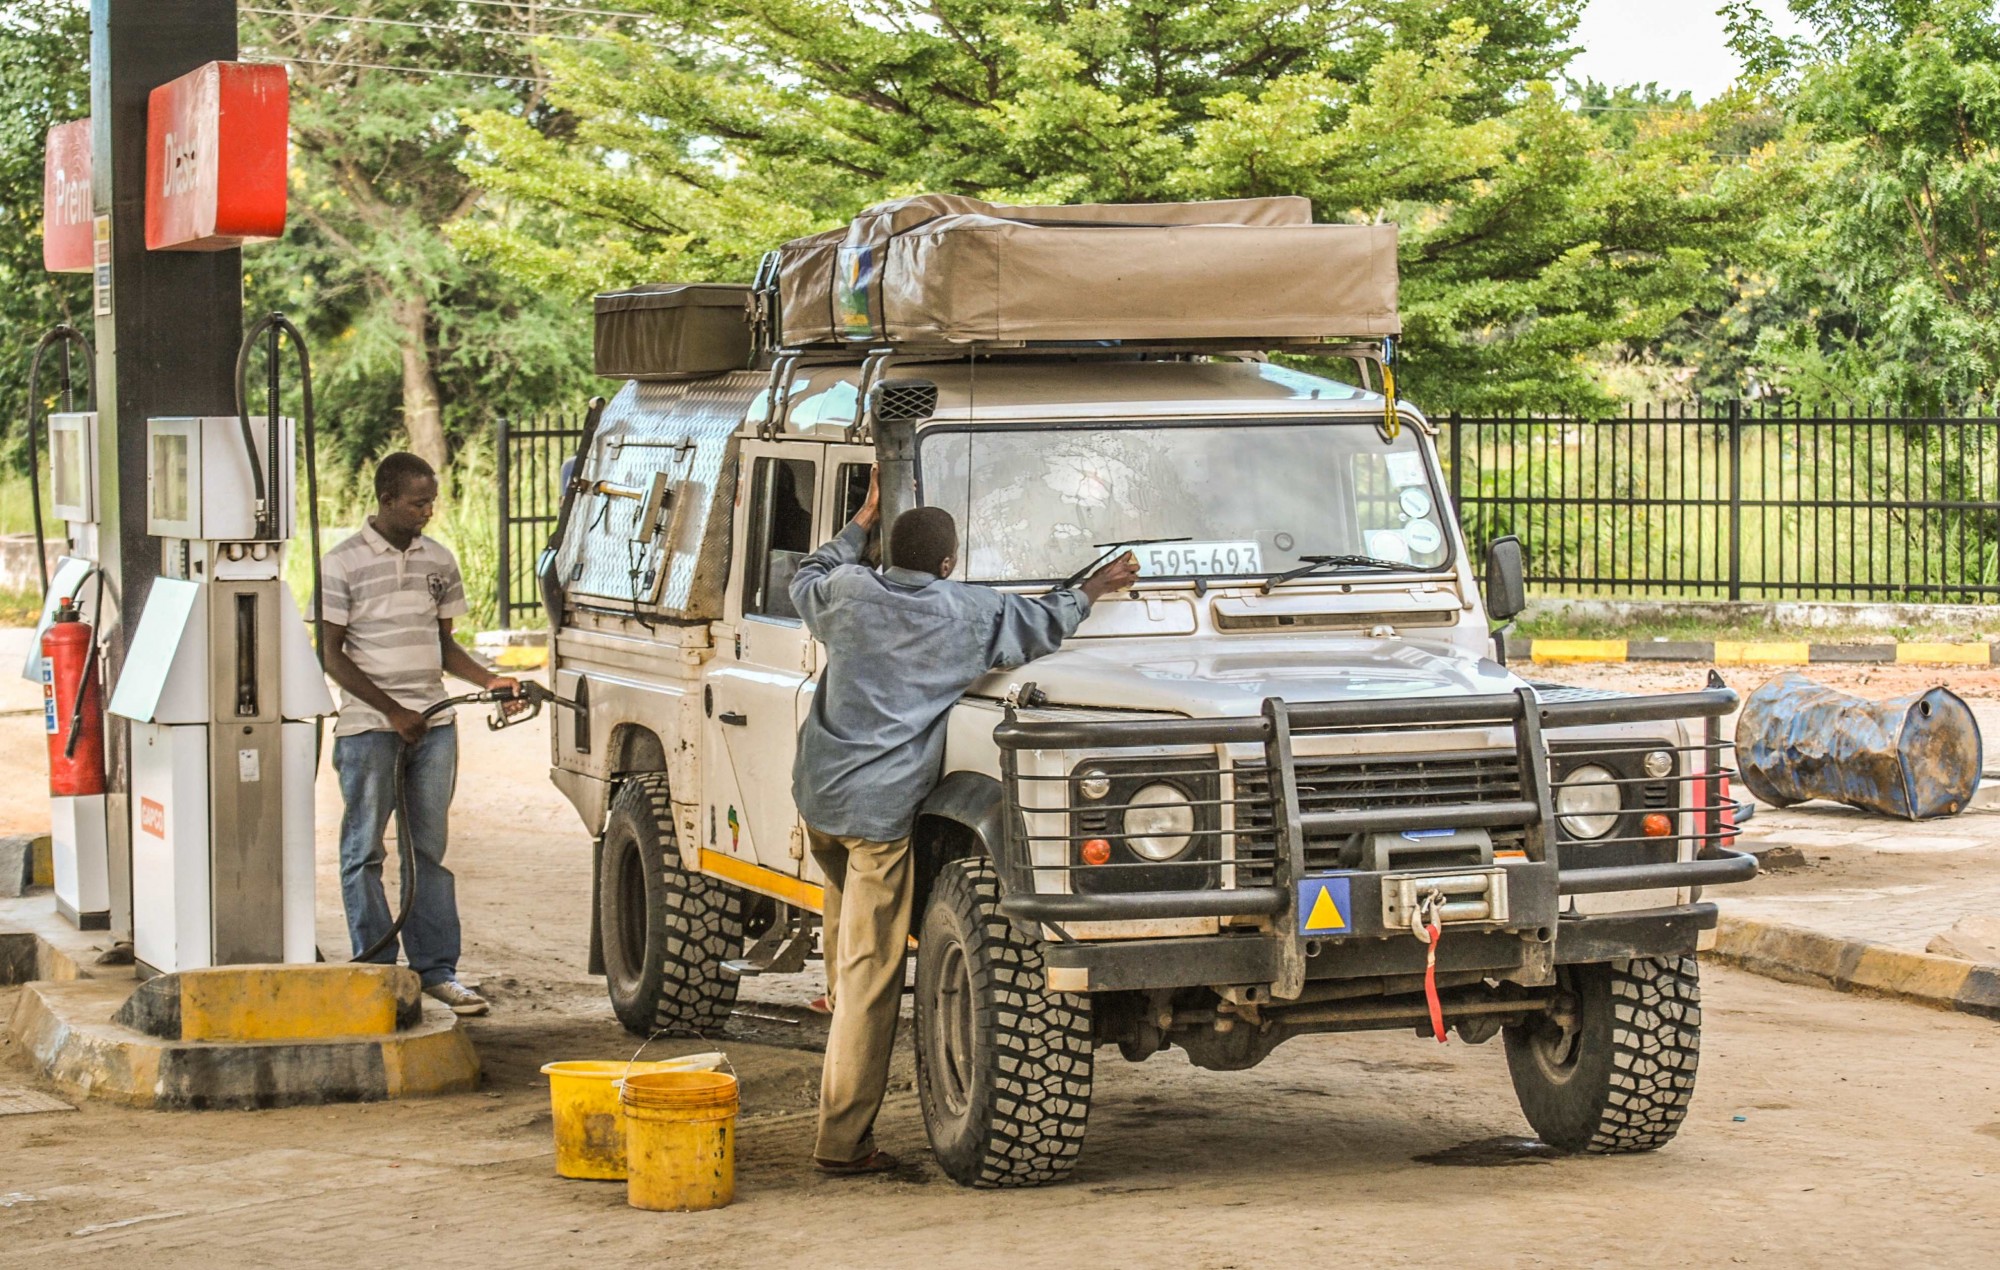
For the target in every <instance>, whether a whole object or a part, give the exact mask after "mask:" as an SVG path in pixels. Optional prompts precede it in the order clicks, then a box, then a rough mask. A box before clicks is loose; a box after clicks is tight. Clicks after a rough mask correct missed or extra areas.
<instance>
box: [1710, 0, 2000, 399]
mask: <svg viewBox="0 0 2000 1270" xmlns="http://www.w3.org/2000/svg"><path fill="white" fill-rule="evenodd" d="M1791 7H1792V9H1793V11H1794V12H1795V13H1797V14H1798V15H1799V16H1800V17H1801V18H1804V19H1805V20H1806V21H1807V22H1808V23H1809V24H1810V27H1811V31H1812V34H1811V35H1810V36H1809V37H1806V38H1804V39H1797V40H1792V41H1782V40H1777V39H1774V38H1773V37H1772V36H1771V34H1770V29H1769V26H1768V24H1766V23H1763V22H1762V20H1761V15H1759V14H1757V13H1756V12H1755V11H1754V10H1753V9H1751V8H1750V7H1749V6H1745V5H1736V6H1732V12H1731V14H1730V16H1731V19H1732V27H1733V30H1734V32H1735V38H1736V40H1737V44H1738V47H1739V48H1740V49H1742V50H1744V51H1745V56H1746V57H1748V58H1751V59H1753V60H1755V61H1756V62H1757V63H1758V64H1759V65H1760V66H1761V67H1762V68H1763V69H1764V70H1765V71H1766V72H1767V73H1768V74H1770V75H1771V76H1772V77H1773V78H1774V80H1775V82H1776V83H1778V84H1779V85H1780V86H1781V87H1782V88H1783V89H1784V90H1785V91H1786V92H1787V94H1788V99H1789V105H1790V110H1791V112H1792V114H1793V116H1794V117H1795V118H1796V119H1797V120H1798V121H1799V122H1800V123H1801V124H1802V125H1804V127H1805V128H1806V129H1807V130H1808V135H1809V136H1810V137H1811V138H1812V140H1813V141H1814V143H1815V144H1816V145H1817V146H1818V147H1819V151H1820V153H1819V159H1818V162H1819V176H1818V178H1817V179H1816V180H1815V181H1814V182H1813V183H1812V189H1813V191H1814V193H1813V197H1812V198H1811V199H1810V200H1809V201H1806V202H1804V203H1802V204H1801V205H1800V206H1799V208H1798V209H1797V210H1796V214H1795V215H1794V216H1792V217H1791V218H1790V219H1789V220H1788V221H1787V233H1788V237H1789V249H1788V251H1787V252H1786V255H1785V261H1784V269H1783V272H1782V274H1781V284H1782V285H1783V287H1784V288H1785V289H1786V290H1787V292H1788V294H1789V296H1790V299H1791V308H1792V310H1793V312H1792V314H1791V315H1790V317H1789V320H1785V321H1774V322H1771V323H1769V324H1767V325H1765V326H1764V327H1763V329H1762V330H1761V331H1760V332H1759V335H1758V339H1757V344H1756V348H1755V353H1754V360H1756V361H1758V362H1760V363H1761V364H1762V365H1763V367H1764V368H1765V370H1766V373H1767V374H1768V375H1769V376H1771V377H1772V378H1774V379H1776V380H1777V381H1778V382H1779V383H1780V384H1782V385H1783V386H1784V387H1785V388H1786V389H1787V390H1789V391H1791V392H1794V393H1795V394H1797V395H1800V396H1832V397H1843V396H1844V397H1847V398H1848V399H1850V400H1853V399H1856V398H1860V399H1867V398H1870V397H1873V398H1880V399H1886V400H1890V401H1896V402H1901V403H1904V404H1907V405H1910V406H1913V407H1917V408H1940V407H1947V406H1954V405H1957V406H1963V405H1970V404H1978V403H1988V402H1991V401H1992V400H1993V399H1994V397H1995V395H1996V390H2000V275H1996V269H1995V263H1996V261H2000V157H1997V156H2000V17H1996V15H1995V12H1994V8H1993V6H1992V5H1991V4H1990V3H1984V2H1982V0H1793V3H1792V6H1791Z"/></svg>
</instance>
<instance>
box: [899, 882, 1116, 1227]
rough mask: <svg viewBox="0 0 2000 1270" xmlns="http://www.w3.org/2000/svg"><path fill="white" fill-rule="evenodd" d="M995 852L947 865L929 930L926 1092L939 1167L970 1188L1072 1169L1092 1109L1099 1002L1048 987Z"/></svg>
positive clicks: (923, 977) (928, 914) (921, 950)
mask: <svg viewBox="0 0 2000 1270" xmlns="http://www.w3.org/2000/svg"><path fill="white" fill-rule="evenodd" d="M999 903H1000V888H999V882H998V879H997V878H996V877H995V876H994V873H993V867H992V865H991V864H989V863H987V862H986V861H985V860H954V861H952V862H951V863H949V864H947V865H945V867H944V870H943V872H942V873H941V874H940V875H939V876H938V880H937V884H936V885H935V886H934V887H933V888H932V890H931V894H930V901H929V903H928V904H927V905H926V906H925V909H924V918H923V925H922V927H921V929H920V932H919V934H918V936H917V999H916V1035H917V1094H918V1099H919V1101H920V1102H921V1103H922V1105H923V1111H924V1128H925V1129H926V1130H927V1131H928V1132H929V1134H930V1140H931V1150H932V1152H933V1153H934V1154H935V1155H936V1156H937V1160H938V1164H939V1165H940V1166H942V1167H943V1169H944V1171H945V1172H946V1173H947V1174H949V1175H950V1176H951V1178H952V1180H953V1181H956V1182H958V1183H959V1184H961V1185H964V1186H993V1187H998V1186H1039V1185H1042V1184H1044V1183H1048V1182H1054V1181H1057V1180H1059V1179H1061V1178H1062V1177H1064V1176H1065V1175H1067V1174H1068V1173H1069V1171H1070V1169H1071V1167H1072V1166H1074V1165H1075V1163H1076V1158H1077V1155H1078V1153H1079V1152H1081V1151H1082V1150H1083V1131H1084V1124H1085V1121H1086V1119H1087V1118H1088V1117H1089V1114H1090V1079H1091V1042H1090V998H1089V997H1087V996H1073V995H1069V994H1066V993H1052V992H1049V991H1047V990H1046V988H1045V986H1044V983H1045V981H1044V978H1043V973H1042V958H1041V953H1040V951H1039V950H1038V949H1037V948H1036V946H1035V945H1034V943H1033V942H1032V941H1030V940H1026V939H1023V938H1022V937H1021V934H1020V932H1018V931H1016V930H1015V929H1014V926H1013V924H1012V923H1010V922H1009V921H1008V920H1007V919H1006V918H1004V917H1002V916H1001V915H1000V909H999Z"/></svg>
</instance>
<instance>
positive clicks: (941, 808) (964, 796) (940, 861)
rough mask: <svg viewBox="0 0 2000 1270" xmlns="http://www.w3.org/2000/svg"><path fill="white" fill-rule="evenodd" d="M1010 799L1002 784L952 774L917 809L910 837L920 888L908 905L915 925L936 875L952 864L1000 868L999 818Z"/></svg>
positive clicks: (974, 774) (982, 776)
mask: <svg viewBox="0 0 2000 1270" xmlns="http://www.w3.org/2000/svg"><path fill="white" fill-rule="evenodd" d="M1005 814H1006V797H1005V794H1004V792H1003V791H1002V789H1001V787H1000V782H999V781H998V780H995V779H994V778H993V777H991V776H988V775H987V774H986V773H984V772H972V771H957V772H951V773H948V774H947V775H946V776H945V778H944V779H943V780H941V781H939V782H938V784H937V788H935V789H933V790H932V791H931V792H930V795H929V797H927V798H925V799H924V801H923V805H922V806H920V807H919V808H918V809H917V819H916V825H915V827H914V828H913V829H912V830H911V831H910V848H911V850H912V851H913V852H915V856H916V882H915V887H914V893H913V894H912V896H911V900H910V913H911V919H910V920H911V924H912V925H913V926H914V925H917V924H920V923H921V922H922V920H923V918H922V914H923V911H924V906H925V905H926V904H928V903H929V902H930V894H931V888H932V886H934V885H935V884H936V882H937V877H938V873H939V872H940V871H941V870H942V869H943V868H944V866H945V865H946V864H948V863H950V862H951V861H953V860H962V859H966V858H968V857H974V856H984V857H985V858H987V859H989V860H992V861H993V862H994V864H995V866H996V867H997V866H998V864H999V855H1000V841H1001V825H1002V823H1003V822H1002V820H1001V817H1002V816H1004V815H1005Z"/></svg>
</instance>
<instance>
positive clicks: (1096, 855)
mask: <svg viewBox="0 0 2000 1270" xmlns="http://www.w3.org/2000/svg"><path fill="white" fill-rule="evenodd" d="M1083 862H1084V863H1085V864H1109V863H1111V844H1110V843H1109V842H1106V841H1105V840H1104V839H1102V838H1092V839H1091V840H1090V841H1088V842H1086V843H1084V844H1083Z"/></svg>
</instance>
